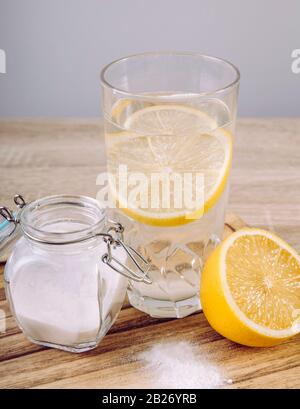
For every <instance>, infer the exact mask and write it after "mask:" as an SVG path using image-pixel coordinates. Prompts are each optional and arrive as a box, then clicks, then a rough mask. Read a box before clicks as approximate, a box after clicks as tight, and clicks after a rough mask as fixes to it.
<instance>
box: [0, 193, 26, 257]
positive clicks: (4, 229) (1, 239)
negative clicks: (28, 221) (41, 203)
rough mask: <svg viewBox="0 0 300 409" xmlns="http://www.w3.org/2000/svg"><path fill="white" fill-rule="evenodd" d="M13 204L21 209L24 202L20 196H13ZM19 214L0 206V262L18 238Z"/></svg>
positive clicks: (19, 234)
mask: <svg viewBox="0 0 300 409" xmlns="http://www.w3.org/2000/svg"><path fill="white" fill-rule="evenodd" d="M14 202H15V204H16V205H17V207H18V208H19V209H22V208H23V207H24V206H25V205H26V202H25V200H24V198H23V196H21V195H15V197H14ZM18 215H19V212H18V211H16V212H14V211H12V210H10V209H9V208H8V207H5V206H0V260H2V257H4V255H5V254H6V256H7V254H9V253H8V251H10V249H11V247H12V245H13V243H14V241H15V240H17V239H18V238H19V237H20V236H21V233H20V227H19V217H18Z"/></svg>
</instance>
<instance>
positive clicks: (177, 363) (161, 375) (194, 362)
mask: <svg viewBox="0 0 300 409" xmlns="http://www.w3.org/2000/svg"><path fill="white" fill-rule="evenodd" d="M139 359H141V360H143V361H144V362H145V363H146V369H147V370H149V371H151V376H153V381H154V387H157V388H171V389H172V388H174V389H177V388H178V389H189V388H191V389H192V388H195V389H197V388H198V389H212V388H217V387H219V386H221V385H223V384H224V383H225V382H226V380H224V378H223V377H222V372H221V370H220V369H219V368H218V367H217V366H216V365H213V364H212V363H210V362H209V361H208V360H207V359H206V358H205V357H203V356H202V357H201V359H199V356H198V355H196V354H195V352H194V347H193V345H192V344H191V343H189V342H184V341H181V342H170V343H160V344H157V345H154V346H153V347H152V348H151V349H149V350H147V351H145V352H142V353H140V354H139ZM230 381H231V382H230V383H232V380H230Z"/></svg>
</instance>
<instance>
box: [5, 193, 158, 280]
mask: <svg viewBox="0 0 300 409" xmlns="http://www.w3.org/2000/svg"><path fill="white" fill-rule="evenodd" d="M14 203H15V205H16V206H17V208H18V210H17V211H15V212H13V211H12V210H10V209H9V208H7V207H3V206H2V207H0V217H1V219H0V223H1V224H0V257H1V254H3V253H4V252H5V251H6V252H7V250H8V247H9V245H10V248H11V247H12V245H13V244H14V242H15V241H16V239H18V238H19V237H20V236H21V235H22V234H23V235H24V236H26V237H27V238H28V239H29V240H32V241H34V242H37V243H40V244H47V245H72V244H76V243H80V242H83V241H88V240H95V239H98V238H102V239H103V240H104V242H105V243H106V245H107V251H106V253H104V254H102V255H101V261H102V262H103V263H105V264H107V265H108V266H109V267H110V268H111V269H112V270H114V271H116V272H117V273H119V274H122V275H124V276H125V277H127V278H129V279H132V280H135V281H140V282H144V283H147V284H150V283H151V279H150V278H149V276H148V271H149V267H150V265H149V263H148V261H147V260H145V259H144V258H143V256H142V255H141V254H140V253H139V252H138V251H136V250H135V249H134V248H132V247H131V246H129V245H128V244H126V243H125V242H124V240H123V231H124V228H123V226H122V225H121V224H120V223H116V222H114V221H112V220H108V221H107V220H106V223H105V216H106V212H105V209H104V208H102V207H100V206H99V203H98V202H97V201H96V200H95V199H92V198H90V197H87V196H66V195H56V196H49V197H44V198H42V199H38V200H35V201H33V202H31V203H26V202H25V200H24V198H23V196H21V195H16V196H15V197H14ZM80 208H81V209H82V210H81V211H82V212H83V209H84V210H85V214H84V217H86V218H87V220H86V223H85V224H84V223H83V226H80V228H78V227H77V228H75V229H74V228H73V229H71V231H69V230H68V231H67V232H66V231H62V230H61V228H60V227H61V223H62V222H64V221H65V223H73V224H74V220H75V218H76V216H77V217H78V212H80ZM53 209H56V210H57V209H59V210H60V213H55V214H54V212H53ZM47 212H48V213H47ZM76 212H77V213H76ZM49 213H50V214H52V216H51V217H52V222H53V221H54V222H55V223H54V225H55V226H56V228H55V229H54V230H53V228H52V229H50V230H49V229H45V226H47V222H48V219H47V214H48V217H49ZM71 216H72V217H71ZM80 216H82V213H80ZM92 216H93V219H92V222H91V221H89V223H88V220H89V218H90V219H91V218H92ZM81 221H82V222H83V221H84V220H82V218H81ZM58 226H60V227H58ZM117 249H119V250H118V251H120V250H121V251H122V250H123V251H124V252H125V253H126V255H127V257H128V259H129V260H131V264H132V266H133V267H132V268H131V267H129V266H128V265H127V264H125V263H122V262H121V261H120V260H119V259H118V258H117V257H116V256H115V255H114V254H113V253H114V252H115V251H116V250H117Z"/></svg>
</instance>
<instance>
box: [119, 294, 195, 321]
mask: <svg viewBox="0 0 300 409" xmlns="http://www.w3.org/2000/svg"><path fill="white" fill-rule="evenodd" d="M127 294H128V298H129V301H130V304H131V305H132V306H133V307H134V308H136V309H138V310H140V311H143V312H145V313H146V314H148V315H150V316H151V317H154V318H184V317H187V316H188V315H191V314H193V313H195V312H197V311H201V309H202V308H201V304H200V297H199V294H197V295H194V296H193V297H191V298H187V299H185V300H180V301H163V300H156V299H154V298H149V297H142V296H139V295H137V294H136V293H134V292H133V291H131V290H130V289H128V291H127Z"/></svg>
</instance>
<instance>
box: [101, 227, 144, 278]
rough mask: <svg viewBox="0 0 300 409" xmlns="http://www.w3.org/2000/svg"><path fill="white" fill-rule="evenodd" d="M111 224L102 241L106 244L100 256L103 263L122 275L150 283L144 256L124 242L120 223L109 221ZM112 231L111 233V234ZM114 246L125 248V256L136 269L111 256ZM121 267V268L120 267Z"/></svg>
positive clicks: (122, 228)
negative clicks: (105, 248) (105, 251)
mask: <svg viewBox="0 0 300 409" xmlns="http://www.w3.org/2000/svg"><path fill="white" fill-rule="evenodd" d="M110 223H112V224H113V225H112V226H111V227H109V229H108V231H107V233H108V234H107V236H105V237H104V241H105V242H106V244H107V253H105V254H104V255H103V256H102V261H103V263H105V264H107V265H108V266H109V267H110V268H112V269H113V270H114V271H116V272H117V273H119V274H122V275H123V276H125V277H127V278H130V279H131V280H134V281H139V282H144V283H146V284H151V283H152V280H151V279H150V277H149V276H148V272H149V268H150V264H149V263H148V261H147V260H145V259H144V257H143V256H142V255H141V254H140V253H139V252H138V251H136V250H135V249H134V248H133V247H131V246H129V245H128V244H125V243H124V241H123V232H124V227H123V226H122V225H121V223H115V222H112V221H110ZM112 233H113V234H112ZM116 247H122V248H123V250H125V252H126V254H127V256H128V257H129V259H130V260H131V261H132V263H133V265H134V266H135V267H136V269H137V270H136V271H134V270H133V269H132V268H130V267H128V266H126V265H125V264H123V263H122V262H121V261H120V260H118V259H117V258H116V257H114V256H113V254H112V250H113V249H115V248H116ZM119 267H121V268H122V269H120V268H119Z"/></svg>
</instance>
